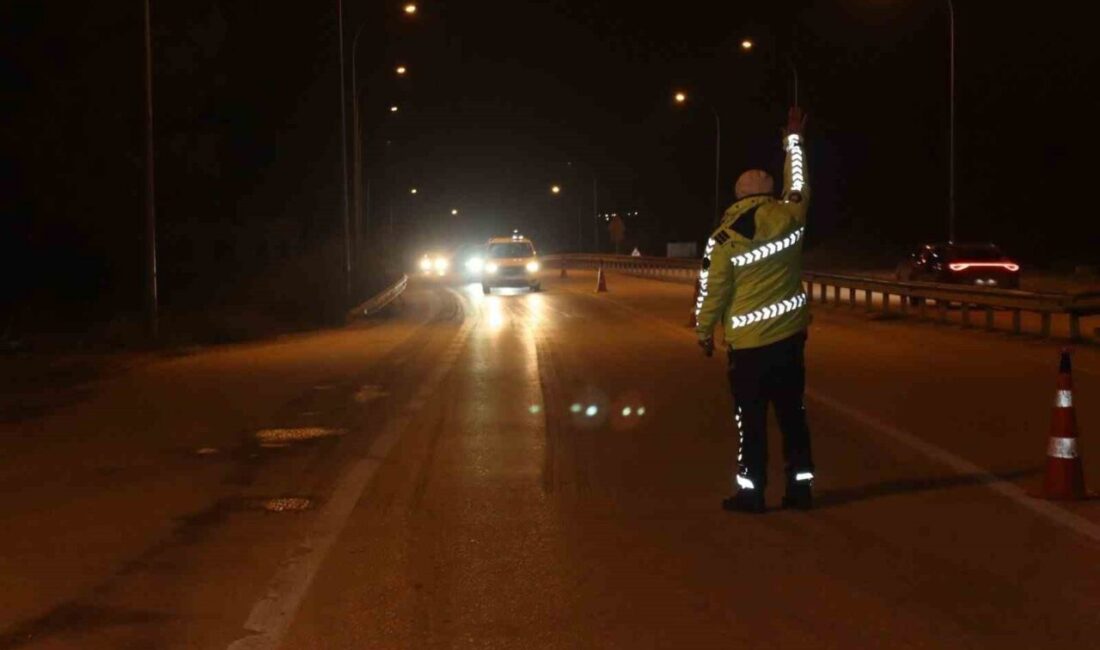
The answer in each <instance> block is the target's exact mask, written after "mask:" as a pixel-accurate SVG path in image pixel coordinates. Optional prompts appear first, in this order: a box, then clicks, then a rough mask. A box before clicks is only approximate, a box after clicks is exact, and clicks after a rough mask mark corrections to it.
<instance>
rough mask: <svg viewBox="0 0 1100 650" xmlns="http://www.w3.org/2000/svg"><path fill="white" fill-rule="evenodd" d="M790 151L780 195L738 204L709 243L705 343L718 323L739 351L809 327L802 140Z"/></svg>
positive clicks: (701, 301)
mask: <svg viewBox="0 0 1100 650" xmlns="http://www.w3.org/2000/svg"><path fill="white" fill-rule="evenodd" d="M784 148H785V149H786V151H787V156H786V163H785V164H784V173H783V195H782V197H781V198H780V199H776V198H775V197H773V196H770V195H757V196H747V197H745V198H742V199H740V200H739V201H737V202H736V203H734V204H733V205H732V206H730V207H729V209H727V210H726V212H725V214H724V215H723V216H722V223H721V224H720V225H719V226H718V229H717V230H715V231H714V233H713V234H712V235H711V236H710V239H708V240H707V248H706V251H705V254H704V257H703V270H702V272H701V273H700V277H699V285H700V291H699V297H698V301H697V302H696V307H695V314H696V323H697V326H696V332H697V333H698V334H699V338H700V339H703V338H707V337H709V336H711V335H712V334H713V332H714V327H715V325H717V324H718V320H719V319H721V320H722V324H723V326H724V328H725V335H726V343H727V344H728V345H729V346H731V347H732V348H734V349H744V348H757V347H761V346H764V345H768V344H770V343H775V342H776V341H780V340H782V339H785V338H787V337H789V336H793V335H795V334H797V333H799V332H801V331H802V330H804V329H806V328H807V327H808V326H809V324H810V312H809V306H808V304H807V298H806V294H805V293H804V291H803V289H802V238H803V234H804V232H805V227H806V208H807V206H808V205H809V200H810V186H809V183H808V182H807V176H806V165H805V156H804V154H803V151H802V138H801V136H799V135H789V136H787V137H786V138H785V139H784Z"/></svg>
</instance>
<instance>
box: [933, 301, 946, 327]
mask: <svg viewBox="0 0 1100 650" xmlns="http://www.w3.org/2000/svg"><path fill="white" fill-rule="evenodd" d="M947 306H948V303H947V301H946V300H940V299H939V298H937V299H936V309H937V310H939V312H940V322H941V323H946V322H947Z"/></svg>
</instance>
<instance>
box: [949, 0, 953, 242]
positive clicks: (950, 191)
mask: <svg viewBox="0 0 1100 650" xmlns="http://www.w3.org/2000/svg"><path fill="white" fill-rule="evenodd" d="M947 12H948V31H949V34H948V37H949V41H950V43H949V46H948V47H949V50H950V53H949V57H950V59H951V61H950V71H949V77H950V79H949V82H948V83H949V85H950V108H949V118H948V127H947V130H948V140H949V144H948V181H947V240H948V241H950V242H953V241H955V3H954V2H953V1H952V0H947Z"/></svg>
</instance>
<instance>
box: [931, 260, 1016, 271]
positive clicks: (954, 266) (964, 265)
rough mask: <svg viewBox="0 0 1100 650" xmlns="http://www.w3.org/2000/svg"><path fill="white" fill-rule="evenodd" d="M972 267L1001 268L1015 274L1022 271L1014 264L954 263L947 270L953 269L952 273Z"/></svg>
mask: <svg viewBox="0 0 1100 650" xmlns="http://www.w3.org/2000/svg"><path fill="white" fill-rule="evenodd" d="M972 266H976V267H982V268H989V267H995V268H1001V269H1005V270H1006V271H1012V272H1013V273H1015V272H1016V271H1019V270H1020V265H1019V264H1015V263H1013V262H952V263H950V264H948V265H947V268H949V269H951V270H952V271H965V270H967V269H968V268H970V267H972Z"/></svg>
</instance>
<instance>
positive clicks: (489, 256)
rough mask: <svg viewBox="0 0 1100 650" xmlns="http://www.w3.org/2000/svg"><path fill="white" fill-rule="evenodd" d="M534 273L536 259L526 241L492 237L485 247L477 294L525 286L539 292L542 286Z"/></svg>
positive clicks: (537, 264) (515, 238)
mask: <svg viewBox="0 0 1100 650" xmlns="http://www.w3.org/2000/svg"><path fill="white" fill-rule="evenodd" d="M538 272H539V261H538V257H537V256H536V254H535V246H534V244H532V243H531V241H530V240H529V239H527V238H525V237H522V236H520V235H519V234H513V235H512V236H511V237H494V238H493V239H490V240H489V242H488V243H487V244H486V245H485V260H484V265H483V267H482V271H481V291H482V292H483V293H485V294H489V293H490V292H491V291H492V289H493V287H527V288H528V289H530V290H531V291H539V290H541V289H542V283H541V282H540V281H539V279H538Z"/></svg>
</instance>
